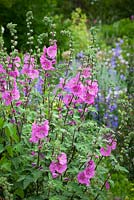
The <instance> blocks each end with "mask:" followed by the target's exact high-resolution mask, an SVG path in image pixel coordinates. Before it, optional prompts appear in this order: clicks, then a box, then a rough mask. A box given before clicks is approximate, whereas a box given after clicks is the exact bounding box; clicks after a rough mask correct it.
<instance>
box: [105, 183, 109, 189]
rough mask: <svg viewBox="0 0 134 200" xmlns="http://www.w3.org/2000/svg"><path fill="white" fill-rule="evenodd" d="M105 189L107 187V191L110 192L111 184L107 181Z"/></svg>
mask: <svg viewBox="0 0 134 200" xmlns="http://www.w3.org/2000/svg"><path fill="white" fill-rule="evenodd" d="M105 187H106V190H109V189H110V184H109V182H108V181H106V183H105Z"/></svg>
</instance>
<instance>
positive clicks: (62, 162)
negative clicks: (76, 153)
mask: <svg viewBox="0 0 134 200" xmlns="http://www.w3.org/2000/svg"><path fill="white" fill-rule="evenodd" d="M49 169H50V172H51V174H52V177H53V178H57V177H58V176H59V175H60V174H62V173H63V172H65V171H66V169H67V155H66V154H65V153H63V152H62V153H61V154H59V155H58V157H57V161H52V162H51V164H50V166H49Z"/></svg>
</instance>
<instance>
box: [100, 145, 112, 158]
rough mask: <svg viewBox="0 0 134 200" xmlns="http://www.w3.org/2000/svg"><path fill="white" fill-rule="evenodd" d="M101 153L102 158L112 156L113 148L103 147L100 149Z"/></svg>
mask: <svg viewBox="0 0 134 200" xmlns="http://www.w3.org/2000/svg"><path fill="white" fill-rule="evenodd" d="M100 153H101V155H102V156H110V155H111V146H110V145H107V147H106V148H104V147H101V148H100Z"/></svg>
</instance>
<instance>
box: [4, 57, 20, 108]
mask: <svg viewBox="0 0 134 200" xmlns="http://www.w3.org/2000/svg"><path fill="white" fill-rule="evenodd" d="M6 62H7V63H8V68H7V69H6V70H5V69H4V67H3V65H2V64H0V73H1V76H0V92H1V97H2V100H3V101H4V103H5V105H6V106H8V105H10V104H11V102H12V101H14V100H18V99H19V98H20V92H19V90H18V87H17V77H19V75H20V74H19V71H18V67H19V66H20V58H19V57H15V58H14V59H11V58H10V57H7V60H6ZM7 77H8V80H7V79H6V78H7Z"/></svg>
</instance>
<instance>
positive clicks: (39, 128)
mask: <svg viewBox="0 0 134 200" xmlns="http://www.w3.org/2000/svg"><path fill="white" fill-rule="evenodd" d="M48 131H49V124H48V120H46V121H45V122H44V124H42V125H38V124H36V123H35V122H34V123H33V124H32V136H31V138H30V142H33V143H37V142H38V141H39V140H40V139H43V138H45V137H46V136H47V135H48Z"/></svg>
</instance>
